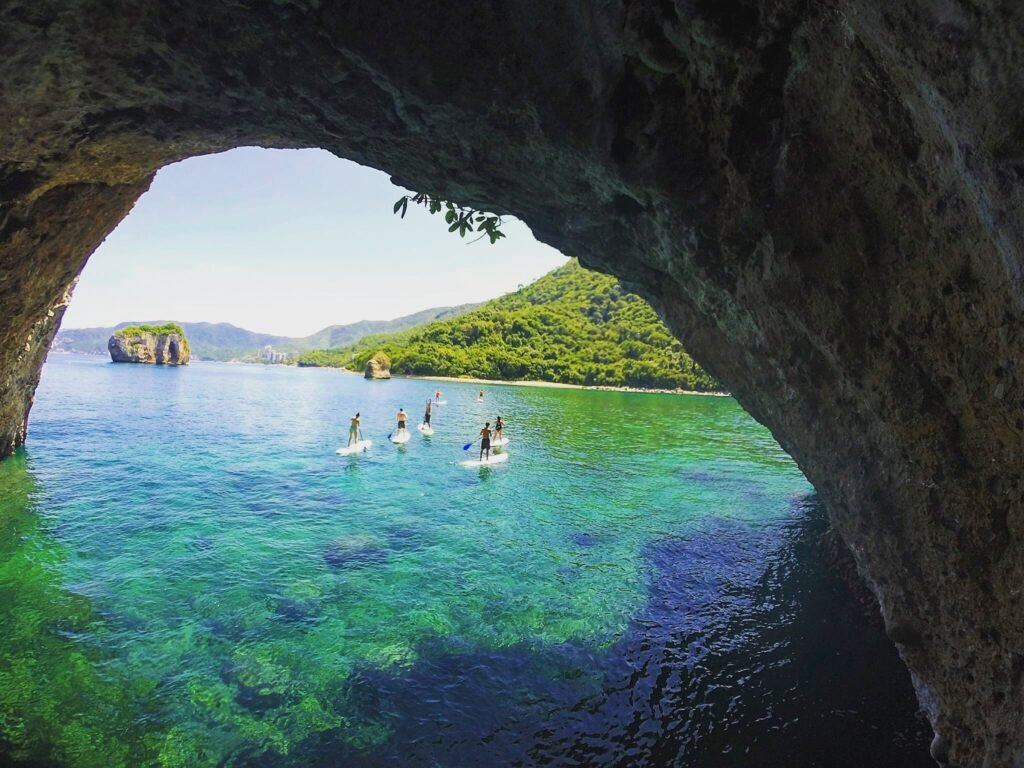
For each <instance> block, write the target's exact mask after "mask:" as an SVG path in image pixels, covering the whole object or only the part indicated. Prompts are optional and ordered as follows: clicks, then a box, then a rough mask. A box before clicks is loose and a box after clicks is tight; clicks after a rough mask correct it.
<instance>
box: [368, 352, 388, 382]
mask: <svg viewBox="0 0 1024 768" xmlns="http://www.w3.org/2000/svg"><path fill="white" fill-rule="evenodd" d="M363 377H364V378H367V379H390V378H391V367H390V366H389V365H388V363H387V362H386V360H380V359H378V358H376V357H371V358H370V359H369V360H368V361H367V363H366V370H365V371H363Z"/></svg>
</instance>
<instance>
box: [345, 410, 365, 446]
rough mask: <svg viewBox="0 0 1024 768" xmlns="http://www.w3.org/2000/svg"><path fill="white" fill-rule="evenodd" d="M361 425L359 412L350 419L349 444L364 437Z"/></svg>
mask: <svg viewBox="0 0 1024 768" xmlns="http://www.w3.org/2000/svg"><path fill="white" fill-rule="evenodd" d="M359 427H360V424H359V414H358V413H357V414H356V415H355V416H353V417H352V418H351V419H349V424H348V444H349V445H352V443H358V442H359V441H360V440H362V439H363V435H362V432H361V430H360V428H359Z"/></svg>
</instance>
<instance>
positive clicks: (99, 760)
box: [0, 356, 928, 766]
mask: <svg viewBox="0 0 1024 768" xmlns="http://www.w3.org/2000/svg"><path fill="white" fill-rule="evenodd" d="M434 386H435V385H434V384H432V383H429V382H416V381H407V380H392V381H390V382H367V381H364V380H363V379H361V378H358V377H354V376H349V375H345V374H342V373H339V372H335V371H323V370H297V369H286V368H281V367H258V366H256V367H247V366H231V365H220V364H196V365H193V366H190V367H189V368H187V369H173V368H153V367H142V366H115V365H110V364H107V363H105V362H103V361H101V360H98V359H89V358H77V357H65V356H53V357H52V359H51V361H50V362H49V363H48V364H47V366H46V369H45V371H44V377H43V383H42V386H41V388H40V391H39V395H38V399H37V404H36V406H35V409H34V411H33V421H32V441H31V445H30V450H29V451H28V453H27V455H22V456H19V457H18V458H16V459H14V460H11V461H7V462H4V463H2V464H0V505H2V507H0V509H2V514H0V526H2V528H0V536H2V538H0V734H2V738H3V742H4V743H5V744H6V747H5V751H6V752H7V753H8V754H9V755H11V756H13V757H15V758H17V759H19V760H21V761H24V762H32V761H35V762H43V763H53V764H60V765H69V766H91V765H97V766H100V765H102V766H107V765H161V766H198V765H211V766H212V765H266V766H291V765H295V766H300V765H345V766H358V765H367V766H371V765H383V764H400V765H417V766H420V765H422V766H462V765H466V766H470V765H487V764H493V765H534V764H550V765H702V766H703V765H737V766H739V765H772V764H777V762H776V761H777V760H779V759H783V758H784V759H786V760H788V761H789V763H790V764H793V765H851V766H852V765H863V764H887V763H892V764H901V765H915V764H920V765H927V764H928V763H927V761H926V755H927V748H926V744H927V733H926V730H927V729H926V728H925V725H924V723H923V722H922V721H921V720H920V718H919V717H918V716H917V715H916V713H915V706H914V703H913V698H912V694H911V691H910V687H909V682H908V680H907V674H906V672H905V670H903V669H902V668H901V667H900V666H899V662H898V659H897V658H896V656H895V652H894V651H893V649H892V647H891V646H890V645H889V644H888V643H887V642H886V641H885V639H884V637H883V636H882V634H881V632H880V631H879V630H878V629H877V628H875V627H873V626H872V625H870V624H869V623H868V622H867V621H866V620H864V619H863V617H861V616H860V615H859V614H858V613H857V612H856V609H855V608H854V607H853V606H852V603H851V601H850V600H848V599H847V598H846V596H845V595H844V593H843V592H842V590H841V588H840V587H839V586H838V585H837V584H835V583H834V581H833V579H832V577H831V576H829V574H828V572H827V571H826V570H825V569H824V567H823V566H822V564H821V562H820V559H819V555H818V547H817V539H818V537H819V536H820V534H821V532H822V530H823V526H824V523H823V519H822V515H821V512H820V510H818V509H817V506H816V504H815V502H814V500H813V496H811V495H810V494H811V489H810V487H809V486H808V485H807V483H806V481H805V480H804V479H803V477H802V476H801V475H800V473H799V471H798V470H797V469H796V467H795V466H794V465H793V463H792V461H791V460H790V459H788V458H787V457H786V456H785V455H784V454H783V453H782V451H781V450H780V449H779V448H778V446H777V445H776V444H775V443H774V441H773V440H772V439H771V437H770V435H769V434H768V433H767V432H766V431H765V430H763V429H762V428H761V427H759V426H758V425H756V424H755V423H754V422H752V421H751V420H750V419H749V417H747V416H746V415H745V414H744V413H743V412H742V411H741V410H740V409H739V408H738V407H737V406H736V404H735V403H734V402H733V401H731V400H729V399H725V398H702V397H673V396H651V395H628V394H616V393H603V392H578V391H565V390H543V389H525V388H513V387H491V388H488V391H487V393H486V395H485V398H484V401H483V402H478V401H477V399H476V394H477V391H478V388H475V387H469V386H465V385H441V386H442V388H443V389H444V390H445V397H446V399H447V401H448V405H446V406H442V407H440V408H437V409H435V414H434V427H435V434H434V435H433V437H431V438H424V437H423V436H421V435H420V434H418V433H415V434H414V439H413V440H412V442H410V443H409V444H408V446H407V447H404V448H398V447H396V446H394V445H392V444H391V443H389V442H388V441H387V439H386V438H387V434H388V432H390V431H391V429H392V426H393V417H394V413H395V412H396V411H397V409H398V407H399V406H404V407H405V408H406V410H408V411H409V412H410V414H412V415H413V421H414V422H415V421H417V420H418V416H419V414H420V413H421V412H422V405H423V401H424V400H425V398H426V397H427V396H428V394H429V393H430V392H431V391H433V389H434ZM356 410H360V411H361V412H362V414H363V424H364V430H365V432H366V436H367V437H370V438H372V439H373V440H374V441H375V445H374V447H373V448H372V449H371V450H370V451H369V452H368V453H366V454H363V455H360V456H358V457H353V458H342V457H338V456H336V455H335V453H334V451H335V449H336V448H337V447H338V446H340V445H342V444H344V441H345V432H346V425H347V420H348V416H350V415H351V414H352V413H353V412H354V411H356ZM498 414H501V415H502V416H504V417H505V418H506V420H507V421H508V435H509V436H510V437H511V438H512V442H511V444H510V445H509V446H508V448H507V451H508V453H509V455H510V459H509V461H508V462H507V463H505V464H503V465H500V466H495V467H489V468H483V469H467V468H465V467H463V466H461V465H460V464H459V462H460V461H461V460H463V459H465V458H466V457H467V453H464V452H463V451H462V445H463V444H464V443H465V442H468V441H470V440H472V439H473V438H474V437H475V435H476V433H477V431H478V430H479V428H480V426H481V425H482V422H483V421H484V420H488V419H489V420H492V421H493V419H494V417H495V416H496V415H498ZM471 450H472V449H471Z"/></svg>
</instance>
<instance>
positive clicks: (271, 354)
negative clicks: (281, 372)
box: [263, 344, 288, 363]
mask: <svg viewBox="0 0 1024 768" xmlns="http://www.w3.org/2000/svg"><path fill="white" fill-rule="evenodd" d="M287 359H288V353H287V352H275V351H274V347H273V346H272V345H270V344H267V346H265V347H264V348H263V362H264V363H283V362H284V361H285V360H287Z"/></svg>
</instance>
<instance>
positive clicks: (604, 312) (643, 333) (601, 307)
mask: <svg viewBox="0 0 1024 768" xmlns="http://www.w3.org/2000/svg"><path fill="white" fill-rule="evenodd" d="M378 351H380V352H384V353H385V354H386V355H387V356H388V357H389V358H390V359H391V372H392V373H395V374H411V375H421V376H431V375H433V376H464V377H479V378H485V379H503V380H507V381H514V380H540V381H553V382H560V383H565V384H586V385H595V386H629V387H640V388H647V389H654V388H670V389H675V388H681V389H690V390H697V391H708V390H716V389H720V387H719V385H718V383H717V382H716V381H715V380H714V379H712V378H711V377H710V376H709V375H708V374H707V373H705V372H704V371H703V370H702V369H701V368H700V367H699V366H698V365H697V364H696V363H695V362H694V361H693V359H692V358H691V357H690V356H689V355H687V354H686V352H685V351H684V350H683V348H682V346H681V345H680V344H679V342H678V341H676V339H675V338H673V337H672V335H671V334H670V333H669V332H668V329H667V328H665V326H664V324H662V322H661V320H660V319H659V318H658V316H657V315H656V314H655V313H654V310H652V309H651V307H650V306H649V305H648V304H647V303H646V302H645V301H644V300H643V299H641V298H640V297H639V296H635V295H633V294H630V293H627V292H626V291H625V290H624V289H623V288H622V286H621V285H620V284H619V282H618V281H617V280H615V279H614V278H611V277H608V276H607V275H602V274H599V273H597V272H591V271H589V270H586V269H584V268H582V267H581V266H580V265H579V264H578V263H577V262H575V261H572V262H569V263H568V264H566V265H565V266H564V267H561V268H559V269H556V270H555V271H554V272H551V273H550V274H548V275H545V276H544V277H542V278H541V279H540V280H538V281H537V282H535V283H533V284H532V285H529V286H527V287H526V288H523V289H522V290H519V291H516V292H515V293H511V294H508V295H507V296H503V297H501V298H499V299H495V300H493V301H489V302H487V303H486V304H484V305H483V306H481V307H479V308H478V309H476V310H474V311H472V312H469V313H467V314H464V315H461V316H460V317H457V318H454V319H449V320H442V321H435V322H431V323H428V324H426V325H423V326H421V327H419V328H413V329H411V330H408V331H403V332H401V333H394V334H377V335H373V336H367V337H365V338H363V339H362V340H360V341H359V342H357V343H355V344H352V345H349V346H346V347H341V348H336V349H327V350H320V351H317V352H310V353H306V354H304V355H302V357H300V358H299V365H309V366H331V367H345V368H350V369H352V370H362V369H363V368H365V366H366V363H367V361H368V360H369V359H370V357H371V356H373V354H374V353H376V352H378Z"/></svg>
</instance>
